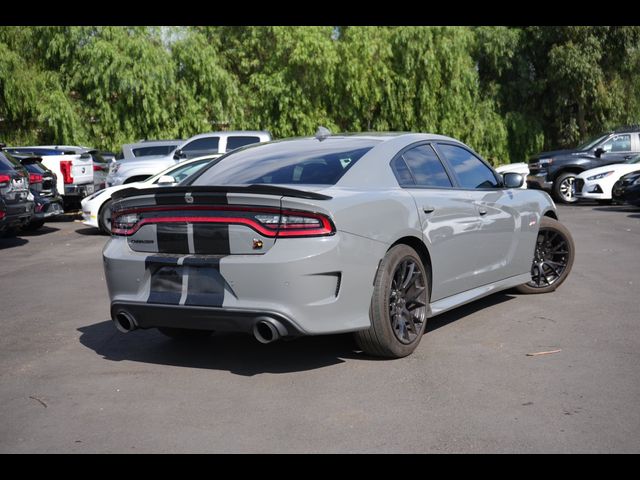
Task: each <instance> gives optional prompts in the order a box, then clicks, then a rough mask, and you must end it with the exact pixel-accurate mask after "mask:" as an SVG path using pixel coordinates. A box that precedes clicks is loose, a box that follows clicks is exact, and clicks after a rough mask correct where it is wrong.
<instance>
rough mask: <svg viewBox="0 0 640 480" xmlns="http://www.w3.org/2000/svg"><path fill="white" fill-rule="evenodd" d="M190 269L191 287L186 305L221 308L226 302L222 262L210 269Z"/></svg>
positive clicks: (209, 267) (191, 267) (189, 287)
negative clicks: (221, 272)
mask: <svg viewBox="0 0 640 480" xmlns="http://www.w3.org/2000/svg"><path fill="white" fill-rule="evenodd" d="M185 268H188V269H189V270H188V274H189V285H188V293H187V298H186V301H185V305H201V306H208V307H221V306H222V302H223V301H224V286H225V283H226V282H225V280H224V278H223V277H222V275H221V274H220V262H219V260H218V261H217V262H216V265H215V266H214V265H211V266H208V267H193V266H190V267H185Z"/></svg>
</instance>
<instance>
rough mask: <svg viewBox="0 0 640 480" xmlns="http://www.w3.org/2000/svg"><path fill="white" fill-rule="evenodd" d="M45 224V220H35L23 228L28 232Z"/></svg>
mask: <svg viewBox="0 0 640 480" xmlns="http://www.w3.org/2000/svg"><path fill="white" fill-rule="evenodd" d="M43 225H44V220H33V221H31V222H29V223H27V224H26V225H25V226H24V227H22V230H24V231H26V232H34V231H36V230H38V229H39V228H42V226H43Z"/></svg>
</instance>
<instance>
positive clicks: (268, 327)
mask: <svg viewBox="0 0 640 480" xmlns="http://www.w3.org/2000/svg"><path fill="white" fill-rule="evenodd" d="M285 335H287V329H286V328H285V327H284V325H282V324H281V323H280V322H278V321H277V320H273V319H272V318H266V317H264V318H261V319H259V320H258V321H256V323H255V324H254V325H253V336H254V337H255V338H256V340H258V341H259V342H260V343H265V344H266V343H271V342H275V341H276V340H278V339H280V338H281V337H284V336H285Z"/></svg>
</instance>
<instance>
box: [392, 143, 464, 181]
mask: <svg viewBox="0 0 640 480" xmlns="http://www.w3.org/2000/svg"><path fill="white" fill-rule="evenodd" d="M402 157H403V158H404V161H405V162H406V163H407V166H408V167H409V170H411V173H412V174H413V178H415V180H416V185H418V186H420V187H451V186H452V185H451V180H449V176H448V175H447V172H446V170H445V169H444V166H443V165H442V162H440V159H439V158H438V156H437V155H436V152H435V151H434V150H433V148H432V147H431V145H420V146H418V147H415V148H412V149H411V150H407V151H406V152H404V153H403V154H402Z"/></svg>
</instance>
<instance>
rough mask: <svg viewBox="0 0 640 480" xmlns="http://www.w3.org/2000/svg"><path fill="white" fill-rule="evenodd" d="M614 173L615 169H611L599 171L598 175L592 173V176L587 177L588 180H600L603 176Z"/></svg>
mask: <svg viewBox="0 0 640 480" xmlns="http://www.w3.org/2000/svg"><path fill="white" fill-rule="evenodd" d="M612 173H613V170H610V171H608V172H604V173H599V174H597V175H592V176H590V177H587V180H589V181H591V180H600V179H601V178H604V177H608V176H609V175H611V174H612Z"/></svg>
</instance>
